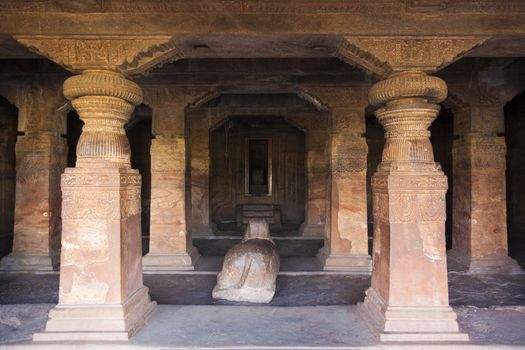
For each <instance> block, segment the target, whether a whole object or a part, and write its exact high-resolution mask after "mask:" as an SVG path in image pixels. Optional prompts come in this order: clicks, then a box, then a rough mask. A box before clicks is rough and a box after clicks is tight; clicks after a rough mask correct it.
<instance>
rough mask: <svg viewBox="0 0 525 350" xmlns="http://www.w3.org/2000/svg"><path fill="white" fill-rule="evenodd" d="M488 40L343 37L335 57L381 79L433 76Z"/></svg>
mask: <svg viewBox="0 0 525 350" xmlns="http://www.w3.org/2000/svg"><path fill="white" fill-rule="evenodd" d="M487 39H488V37H454V38H436V37H427V38H425V37H403V38H392V37H350V36H347V37H344V39H343V40H342V42H341V44H340V45H339V48H338V50H337V53H336V55H337V56H338V57H339V58H341V59H342V60H343V61H346V62H348V63H349V64H352V65H358V66H360V67H361V68H363V69H365V70H367V71H369V72H372V73H374V74H377V75H379V76H381V77H385V76H388V75H391V74H393V73H395V72H400V71H406V70H419V71H423V72H425V73H433V72H435V71H438V70H439V69H441V68H443V67H445V66H447V65H449V64H451V63H452V62H454V61H456V60H457V59H459V58H461V57H462V56H463V55H465V54H466V53H467V52H468V51H470V50H471V49H473V48H474V47H476V46H478V45H481V44H482V43H484V42H485V41H486V40H487Z"/></svg>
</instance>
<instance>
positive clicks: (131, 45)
mask: <svg viewBox="0 0 525 350" xmlns="http://www.w3.org/2000/svg"><path fill="white" fill-rule="evenodd" d="M16 39H17V40H18V41H19V42H21V43H22V44H25V45H27V46H29V47H30V48H31V49H33V50H35V51H36V52H38V53H40V54H43V55H45V56H47V57H49V58H51V59H53V60H54V61H56V62H57V63H60V64H62V65H64V66H66V67H67V68H68V69H70V70H72V71H73V72H76V73H79V72H80V73H81V74H80V75H76V76H73V77H71V78H69V79H67V80H66V81H65V82H64V87H63V92H64V96H65V97H66V98H67V99H69V100H70V101H71V104H72V106H73V107H74V108H75V109H76V110H77V112H78V114H79V116H80V118H81V119H82V120H83V121H84V123H85V124H84V127H83V130H82V134H81V135H80V139H79V141H78V145H77V163H76V167H75V168H67V169H66V171H65V173H64V174H63V175H62V184H61V185H62V251H61V262H60V291H59V303H58V305H57V306H56V307H55V308H53V309H52V310H51V311H50V312H49V320H48V322H47V324H46V328H45V330H44V331H43V332H41V333H36V334H35V335H34V336H33V340H35V341H68V340H69V341H71V340H73V341H74V340H82V341H91V340H97V341H100V340H103V341H115V340H116V341H121V340H127V339H128V338H129V337H130V336H132V335H133V334H134V333H135V332H137V331H138V329H140V328H141V326H142V325H143V324H144V322H146V320H147V319H148V317H149V315H150V314H151V313H152V311H153V310H154V308H155V303H154V302H151V301H150V297H149V294H148V288H146V287H145V286H144V285H143V282H142V247H141V215H140V213H141V201H140V189H141V178H140V174H139V173H138V171H137V170H134V169H131V165H130V146H129V142H128V139H127V137H126V133H125V130H124V124H125V123H126V122H127V121H128V120H129V118H130V115H131V113H132V111H133V109H134V107H135V106H136V105H137V104H139V103H141V102H142V91H141V89H140V87H139V86H138V85H137V84H135V83H133V82H132V81H130V80H128V79H126V78H124V75H123V74H121V73H120V72H126V73H140V72H143V71H144V70H146V69H147V68H151V66H152V65H154V64H155V63H157V62H159V61H165V60H168V59H173V57H175V55H176V54H177V50H176V48H175V47H174V45H173V43H172V41H171V38H170V37H146V38H144V37H140V38H131V37H122V38H119V37H109V38H104V37H91V38H90V37H81V38H78V37H67V38H58V37H41V36H38V37H17V38H16Z"/></svg>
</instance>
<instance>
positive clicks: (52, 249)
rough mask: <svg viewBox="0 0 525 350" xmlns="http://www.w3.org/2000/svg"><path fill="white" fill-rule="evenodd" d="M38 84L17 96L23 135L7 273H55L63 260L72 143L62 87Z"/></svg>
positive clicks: (18, 143) (5, 262) (3, 267)
mask: <svg viewBox="0 0 525 350" xmlns="http://www.w3.org/2000/svg"><path fill="white" fill-rule="evenodd" d="M35 84H36V86H34V87H28V88H27V89H24V90H23V93H21V94H19V96H18V98H17V100H18V101H17V102H18V103H17V104H18V105H19V119H21V121H22V122H21V123H19V124H21V128H20V129H21V130H23V131H24V135H21V136H18V138H17V141H16V147H15V152H16V197H15V198H16V199H15V223H14V236H13V250H12V252H11V254H10V255H8V256H7V257H5V258H4V259H2V261H1V262H0V271H3V272H36V273H43V272H53V270H55V269H57V268H58V266H59V264H60V259H59V254H60V231H61V218H60V211H61V208H60V207H61V196H60V174H62V172H63V171H64V168H65V167H66V156H67V145H66V140H65V139H63V138H61V136H60V129H59V127H58V126H57V124H61V121H62V120H61V118H62V116H61V115H59V114H58V113H57V112H56V108H57V107H58V101H59V98H57V97H58V94H57V91H58V88H57V87H56V86H53V85H52V84H51V83H50V84H49V85H48V86H46V85H45V84H44V83H40V84H37V83H36V82H35ZM22 96H23V98H22Z"/></svg>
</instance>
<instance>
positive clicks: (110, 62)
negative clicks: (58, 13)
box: [15, 35, 182, 75]
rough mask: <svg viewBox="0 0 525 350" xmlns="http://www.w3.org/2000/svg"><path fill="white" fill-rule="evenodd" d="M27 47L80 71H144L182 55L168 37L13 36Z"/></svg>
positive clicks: (129, 73) (68, 67)
mask: <svg viewBox="0 0 525 350" xmlns="http://www.w3.org/2000/svg"><path fill="white" fill-rule="evenodd" d="M15 39H16V40H17V41H18V42H20V43H21V44H22V45H24V46H27V47H28V48H29V49H30V50H32V51H34V52H36V53H38V54H39V55H42V56H44V57H46V58H49V59H50V60H52V61H54V62H56V63H58V64H59V65H61V66H63V67H64V68H66V69H67V70H69V71H71V72H74V73H80V72H82V71H84V70H88V69H104V70H111V71H117V72H121V73H124V74H127V75H134V74H144V73H147V72H148V71H149V70H150V69H152V68H154V67H155V66H158V65H162V64H164V63H166V62H172V61H175V60H177V59H180V58H182V53H181V51H180V50H179V49H178V48H177V46H176V45H175V43H174V42H173V40H172V37H171V36H166V35H158V36H105V35H100V36H84V35H78V36H44V35H34V36H15Z"/></svg>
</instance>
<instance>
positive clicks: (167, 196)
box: [143, 88, 208, 273]
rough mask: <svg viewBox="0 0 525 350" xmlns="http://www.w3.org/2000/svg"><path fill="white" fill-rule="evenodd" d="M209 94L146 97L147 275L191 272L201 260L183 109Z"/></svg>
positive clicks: (168, 92)
mask: <svg viewBox="0 0 525 350" xmlns="http://www.w3.org/2000/svg"><path fill="white" fill-rule="evenodd" d="M207 92H208V91H207V90H199V89H190V88H171V89H157V90H156V93H155V95H154V96H148V100H149V101H146V102H148V103H149V104H150V105H151V106H152V108H153V120H152V131H153V134H154V135H155V139H153V140H152V143H151V217H150V222H151V223H150V244H149V247H150V249H149V253H148V254H147V255H146V256H145V257H144V260H143V264H144V271H145V272H148V273H154V272H167V271H180V270H193V269H194V266H195V263H196V262H197V260H198V258H199V257H200V255H199V252H198V251H197V249H196V248H195V247H194V246H193V245H192V243H191V232H190V225H189V222H190V220H191V192H190V190H189V189H188V187H189V186H188V185H189V181H190V174H189V167H188V164H189V149H188V147H187V143H188V138H187V135H188V134H189V132H188V131H187V123H186V121H185V119H186V115H185V114H186V112H185V111H186V107H187V106H188V105H189V104H190V103H191V102H193V101H195V100H197V99H198V98H199V97H201V96H202V95H204V94H206V93H207Z"/></svg>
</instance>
